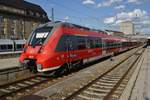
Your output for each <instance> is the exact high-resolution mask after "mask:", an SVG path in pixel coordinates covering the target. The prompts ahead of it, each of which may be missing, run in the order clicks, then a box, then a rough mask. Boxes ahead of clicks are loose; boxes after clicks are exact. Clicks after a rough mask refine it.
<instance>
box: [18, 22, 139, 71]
mask: <svg viewBox="0 0 150 100" xmlns="http://www.w3.org/2000/svg"><path fill="white" fill-rule="evenodd" d="M137 46H139V43H138V42H131V41H128V40H127V39H124V38H115V37H112V36H111V35H107V34H106V32H104V31H100V30H91V29H89V28H86V27H82V26H78V25H75V24H70V23H65V22H58V23H46V24H44V25H41V26H39V27H38V28H37V29H35V30H34V31H33V32H32V34H31V36H30V37H29V39H28V41H27V43H26V44H25V47H24V51H23V53H22V54H21V56H20V58H19V61H20V63H21V64H22V65H23V66H26V67H28V68H29V69H30V70H32V71H38V72H47V71H53V72H54V71H55V72H65V71H68V70H69V69H71V68H72V67H77V66H78V65H82V64H84V63H88V62H91V61H94V60H97V59H100V58H102V57H105V56H109V55H113V54H114V53H118V52H122V51H125V50H127V49H131V48H134V47H137Z"/></svg>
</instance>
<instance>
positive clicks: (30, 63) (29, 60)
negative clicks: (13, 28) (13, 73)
mask: <svg viewBox="0 0 150 100" xmlns="http://www.w3.org/2000/svg"><path fill="white" fill-rule="evenodd" d="M52 30H53V27H52V26H42V27H39V28H37V29H35V30H34V31H33V32H32V33H31V36H30V37H29V39H28V41H27V43H26V44H25V47H24V51H23V52H22V54H21V56H20V58H19V61H20V64H21V65H22V66H24V67H26V68H28V69H30V71H32V72H37V71H38V70H42V66H41V65H40V64H37V61H38V60H40V62H44V61H45V60H47V59H48V58H47V56H48V55H47V53H44V52H45V51H44V52H43V50H44V48H45V45H46V43H47V42H48V40H49V38H50V36H51V34H52ZM41 52H42V53H41ZM49 53H50V51H49ZM39 58H40V59H39Z"/></svg>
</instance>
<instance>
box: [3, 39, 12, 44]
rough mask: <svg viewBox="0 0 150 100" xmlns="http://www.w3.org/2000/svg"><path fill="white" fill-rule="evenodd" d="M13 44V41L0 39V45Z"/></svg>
mask: <svg viewBox="0 0 150 100" xmlns="http://www.w3.org/2000/svg"><path fill="white" fill-rule="evenodd" d="M2 44H3V45H5V44H13V41H12V40H10V39H0V45H2Z"/></svg>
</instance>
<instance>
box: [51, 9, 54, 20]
mask: <svg viewBox="0 0 150 100" xmlns="http://www.w3.org/2000/svg"><path fill="white" fill-rule="evenodd" d="M51 18H52V22H54V8H52V16H51Z"/></svg>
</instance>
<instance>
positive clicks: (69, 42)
mask: <svg viewBox="0 0 150 100" xmlns="http://www.w3.org/2000/svg"><path fill="white" fill-rule="evenodd" d="M66 48H67V59H66V60H67V62H68V63H67V65H68V68H69V69H71V66H72V65H71V62H72V60H73V58H74V55H75V54H74V46H73V40H72V37H70V36H68V38H67V40H66Z"/></svg>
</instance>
